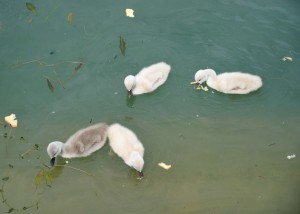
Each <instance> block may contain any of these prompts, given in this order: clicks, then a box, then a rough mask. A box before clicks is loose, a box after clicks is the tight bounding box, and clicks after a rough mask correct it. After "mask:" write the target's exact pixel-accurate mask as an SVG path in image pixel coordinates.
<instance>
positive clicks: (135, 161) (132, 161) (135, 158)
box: [128, 151, 144, 179]
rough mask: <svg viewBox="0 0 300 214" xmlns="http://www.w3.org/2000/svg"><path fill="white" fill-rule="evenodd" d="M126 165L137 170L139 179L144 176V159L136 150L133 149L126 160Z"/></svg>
mask: <svg viewBox="0 0 300 214" xmlns="http://www.w3.org/2000/svg"><path fill="white" fill-rule="evenodd" d="M128 165H129V166H131V167H132V168H134V169H135V170H136V171H138V172H139V179H142V178H143V177H144V174H143V167H144V159H143V157H142V156H141V155H140V154H139V153H138V152H135V151H134V152H132V153H131V155H130V158H129V160H128Z"/></svg>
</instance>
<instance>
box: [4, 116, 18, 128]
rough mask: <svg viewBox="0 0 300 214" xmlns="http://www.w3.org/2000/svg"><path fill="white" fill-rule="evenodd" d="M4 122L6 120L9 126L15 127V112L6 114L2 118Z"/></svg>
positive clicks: (16, 123)
mask: <svg viewBox="0 0 300 214" xmlns="http://www.w3.org/2000/svg"><path fill="white" fill-rule="evenodd" d="M4 120H5V122H7V123H8V124H9V125H11V127H14V128H15V127H17V126H18V120H17V118H16V115H15V114H11V115H9V116H6V117H5V118H4Z"/></svg>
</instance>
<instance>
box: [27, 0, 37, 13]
mask: <svg viewBox="0 0 300 214" xmlns="http://www.w3.org/2000/svg"><path fill="white" fill-rule="evenodd" d="M26 7H27V9H28V10H29V11H30V12H32V13H33V14H36V13H37V11H36V7H35V6H34V5H33V4H32V3H30V2H26Z"/></svg>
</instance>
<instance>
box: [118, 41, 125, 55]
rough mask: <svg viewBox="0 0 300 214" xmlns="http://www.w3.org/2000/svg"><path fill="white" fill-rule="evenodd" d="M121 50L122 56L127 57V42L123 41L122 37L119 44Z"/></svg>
mask: <svg viewBox="0 0 300 214" xmlns="http://www.w3.org/2000/svg"><path fill="white" fill-rule="evenodd" d="M119 48H120V50H121V53H122V55H123V56H125V50H126V42H125V40H124V39H123V37H122V36H120V44H119Z"/></svg>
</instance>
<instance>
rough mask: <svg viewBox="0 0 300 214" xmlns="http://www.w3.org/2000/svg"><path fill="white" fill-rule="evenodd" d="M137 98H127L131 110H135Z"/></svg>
mask: <svg viewBox="0 0 300 214" xmlns="http://www.w3.org/2000/svg"><path fill="white" fill-rule="evenodd" d="M135 100H136V97H135V96H130V97H129V96H126V105H127V107H129V108H134V104H135Z"/></svg>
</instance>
